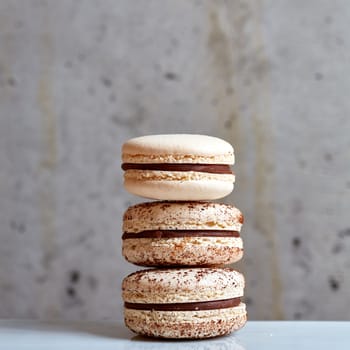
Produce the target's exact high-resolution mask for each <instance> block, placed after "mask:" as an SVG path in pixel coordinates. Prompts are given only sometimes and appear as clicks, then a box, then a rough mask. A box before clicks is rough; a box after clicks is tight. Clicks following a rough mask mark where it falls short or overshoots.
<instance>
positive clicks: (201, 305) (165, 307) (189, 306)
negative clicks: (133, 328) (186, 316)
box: [124, 298, 241, 311]
mask: <svg viewBox="0 0 350 350" xmlns="http://www.w3.org/2000/svg"><path fill="white" fill-rule="evenodd" d="M240 302H241V298H232V299H224V300H212V301H199V302H193V303H173V304H141V303H128V302H125V303H124V306H125V307H126V308H128V309H135V310H155V311H197V310H214V309H226V308H229V307H235V306H238V305H239V304H240Z"/></svg>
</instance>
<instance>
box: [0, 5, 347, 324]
mask: <svg viewBox="0 0 350 350" xmlns="http://www.w3.org/2000/svg"><path fill="white" fill-rule="evenodd" d="M349 23H350V3H349V2H348V1H345V0H344V1H340V0H339V1H327V0H309V1H302V0H300V1H299V0H298V1H287V0H283V1H272V0H260V1H258V0H241V1H237V0H232V1H212V0H208V1H188V0H179V1H171V0H163V1H157V0H137V1H128V0H105V1H92V0H91V1H88V0H86V1H67V0H61V1H54V0H52V1H49V0H47V1H42V0H28V1H18V0H0V317H2V318H9V317H10V318H41V319H57V318H58V319H65V320H80V319H84V320H107V319H109V320H113V319H119V318H121V317H122V301H121V296H120V294H121V293H120V287H121V280H122V278H123V277H124V276H126V275H127V274H128V273H130V272H133V271H135V270H137V267H134V266H132V265H131V264H128V263H127V262H125V261H124V260H123V258H122V256H121V233H122V232H121V224H122V222H121V218H122V214H123V212H124V211H125V210H126V208H127V207H128V206H129V205H131V204H134V203H137V202H140V201H145V200H144V199H140V198H137V197H134V196H131V195H129V194H128V193H126V191H125V190H124V189H123V188H122V175H123V174H122V171H121V169H120V148H121V145H122V143H123V142H124V141H126V140H127V139H129V138H131V137H136V136H140V135H144V134H156V133H181V132H184V133H200V134H209V135H214V136H218V137H221V138H224V139H226V140H227V141H229V142H230V143H232V144H233V145H234V147H235V152H236V164H235V166H234V171H235V173H236V187H235V190H234V192H233V194H232V195H231V196H229V197H227V198H226V199H225V201H226V202H227V203H234V204H235V205H236V206H237V207H239V208H240V209H241V210H242V211H243V213H244V214H245V220H246V223H245V225H244V227H243V232H242V236H243V239H244V242H245V257H244V259H243V261H242V262H241V263H240V264H239V265H238V269H240V270H241V271H242V272H244V274H245V275H246V280H247V286H246V298H245V300H246V303H247V305H248V311H249V317H250V319H259V320H261V319H267V320H268V319H296V320H299V319H307V320H308V319H315V320H332V319H338V320H345V319H350V309H349V307H348V306H346V305H347V304H348V301H349V287H350V275H349V271H350V254H349V252H350V215H349V212H350V201H349V199H350V118H349V113H350V98H349V91H350V66H349V62H350V61H349V58H350V36H349Z"/></svg>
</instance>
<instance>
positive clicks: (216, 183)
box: [122, 134, 235, 200]
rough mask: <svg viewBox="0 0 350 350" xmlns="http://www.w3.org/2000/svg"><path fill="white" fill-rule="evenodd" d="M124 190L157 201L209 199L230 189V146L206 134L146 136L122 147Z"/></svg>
mask: <svg viewBox="0 0 350 350" xmlns="http://www.w3.org/2000/svg"><path fill="white" fill-rule="evenodd" d="M122 161H123V164H122V169H123V170H125V174H124V187H125V188H126V190H128V191H129V192H130V193H132V194H135V195H138V196H142V197H146V198H152V199H159V200H212V199H218V198H222V197H225V196H227V195H228V194H230V193H231V192H232V190H233V184H234V181H235V176H234V174H233V173H232V170H231V169H230V165H233V164H234V152H233V148H232V146H231V145H230V144H229V143H228V142H226V141H224V140H221V139H219V138H216V137H212V136H206V135H191V134H170V135H148V136H142V137H137V138H134V139H131V140H129V141H127V142H126V143H125V144H124V145H123V147H122Z"/></svg>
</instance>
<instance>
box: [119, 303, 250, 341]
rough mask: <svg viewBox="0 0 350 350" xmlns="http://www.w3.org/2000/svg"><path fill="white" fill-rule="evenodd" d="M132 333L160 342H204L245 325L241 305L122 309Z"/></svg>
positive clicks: (244, 310) (244, 311)
mask: <svg viewBox="0 0 350 350" xmlns="http://www.w3.org/2000/svg"><path fill="white" fill-rule="evenodd" d="M124 320H125V324H126V326H127V327H128V328H130V329H131V330H132V331H133V332H135V333H137V334H140V335H145V336H150V337H160V338H172V339H203V338H212V337H218V336H222V335H226V334H229V333H231V332H233V331H236V330H238V329H240V328H242V327H243V326H244V324H245V323H246V321H247V313H246V307H245V304H244V303H241V304H240V305H238V306H236V307H232V308H224V309H215V310H205V311H203V310H202V311H201V310H196V311H155V310H151V311H150V310H135V309H128V308H124Z"/></svg>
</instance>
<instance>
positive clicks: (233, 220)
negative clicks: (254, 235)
mask: <svg viewBox="0 0 350 350" xmlns="http://www.w3.org/2000/svg"><path fill="white" fill-rule="evenodd" d="M243 220H244V219H243V215H242V213H241V211H240V210H239V209H238V208H236V207H235V206H233V205H229V204H222V203H215V202H204V201H202V202H195V201H186V202H170V201H160V202H146V203H139V204H136V205H133V206H131V207H129V208H128V209H127V210H126V211H125V213H124V216H123V231H124V232H134V233H137V232H141V231H145V230H233V231H240V230H241V227H242V224H243Z"/></svg>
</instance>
